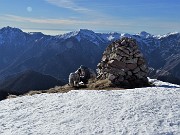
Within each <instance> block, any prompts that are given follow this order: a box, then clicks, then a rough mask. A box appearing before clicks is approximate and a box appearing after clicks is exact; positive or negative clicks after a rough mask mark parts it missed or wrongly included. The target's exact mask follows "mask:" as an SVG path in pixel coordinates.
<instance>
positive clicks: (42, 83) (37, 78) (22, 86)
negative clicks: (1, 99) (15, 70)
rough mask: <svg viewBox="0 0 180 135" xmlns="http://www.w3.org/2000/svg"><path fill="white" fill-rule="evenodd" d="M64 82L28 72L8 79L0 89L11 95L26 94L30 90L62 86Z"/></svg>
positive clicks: (0, 85)
mask: <svg viewBox="0 0 180 135" xmlns="http://www.w3.org/2000/svg"><path fill="white" fill-rule="evenodd" d="M62 85H64V83H63V82H61V81H59V80H57V79H55V78H53V77H51V76H49V75H43V74H41V73H38V72H35V71H32V70H28V71H25V72H22V73H20V74H17V75H15V76H12V77H8V78H7V79H6V80H5V81H4V82H3V83H1V84H0V89H2V90H4V91H6V92H8V93H11V94H17V95H19V94H24V93H27V92H28V91H30V90H46V89H50V88H53V87H55V86H62Z"/></svg>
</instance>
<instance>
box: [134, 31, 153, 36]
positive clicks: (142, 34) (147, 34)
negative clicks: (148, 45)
mask: <svg viewBox="0 0 180 135" xmlns="http://www.w3.org/2000/svg"><path fill="white" fill-rule="evenodd" d="M136 35H139V36H140V37H142V38H149V37H152V36H153V35H151V34H150V33H147V32H146V31H141V32H140V33H138V34H136Z"/></svg>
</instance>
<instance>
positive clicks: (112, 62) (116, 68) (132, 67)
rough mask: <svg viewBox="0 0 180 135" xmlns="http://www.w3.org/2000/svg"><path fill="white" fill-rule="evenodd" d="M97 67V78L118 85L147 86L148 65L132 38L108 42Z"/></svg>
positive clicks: (127, 86)
mask: <svg viewBox="0 0 180 135" xmlns="http://www.w3.org/2000/svg"><path fill="white" fill-rule="evenodd" d="M97 67H98V69H97V72H98V79H101V80H104V79H108V80H110V81H111V83H112V84H113V85H116V86H118V87H124V88H136V87H145V86H148V79H147V73H148V67H147V65H146V63H145V60H144V57H143V55H142V53H141V52H140V51H139V49H138V45H137V43H136V41H135V40H134V39H132V38H122V39H120V40H117V41H115V42H113V43H112V44H110V45H109V46H108V47H107V48H106V50H105V52H104V53H103V57H102V60H101V62H100V63H99V64H98V65H97Z"/></svg>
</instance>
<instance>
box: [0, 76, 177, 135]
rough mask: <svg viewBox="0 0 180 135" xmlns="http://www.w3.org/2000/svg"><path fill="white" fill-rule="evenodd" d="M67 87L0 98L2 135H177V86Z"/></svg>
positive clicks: (158, 82) (161, 84)
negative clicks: (50, 92)
mask: <svg viewBox="0 0 180 135" xmlns="http://www.w3.org/2000/svg"><path fill="white" fill-rule="evenodd" d="M153 81H154V82H155V84H156V85H157V87H152V88H138V89H129V90H119V91H117V90H113V91H92V90H89V91H85V90H81V91H77V90H76V91H71V92H69V93H65V94H62V93H58V94H41V95H34V96H24V97H19V98H15V99H7V100H4V101H1V102H0V108H1V109H0V134H1V135H31V134H33V135H37V134H38V135H90V134H91V135H135V134H138V135H178V134H180V86H178V85H172V84H169V83H163V82H160V81H156V80H153Z"/></svg>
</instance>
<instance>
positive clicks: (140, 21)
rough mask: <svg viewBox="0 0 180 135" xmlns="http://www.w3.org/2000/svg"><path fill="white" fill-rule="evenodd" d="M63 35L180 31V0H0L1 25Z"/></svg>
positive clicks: (27, 30) (0, 26)
mask: <svg viewBox="0 0 180 135" xmlns="http://www.w3.org/2000/svg"><path fill="white" fill-rule="evenodd" d="M5 26H11V27H18V28H21V29H22V30H23V31H26V32H29V31H41V32H43V33H45V34H52V35H55V34H61V33H65V32H68V31H76V30H79V29H91V30H93V31H96V32H123V33H124V32H126V33H131V34H133V33H139V32H141V31H147V32H149V33H152V34H166V33H168V32H175V31H176V32H180V0H159V1H158V0H0V28H2V27H5Z"/></svg>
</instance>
